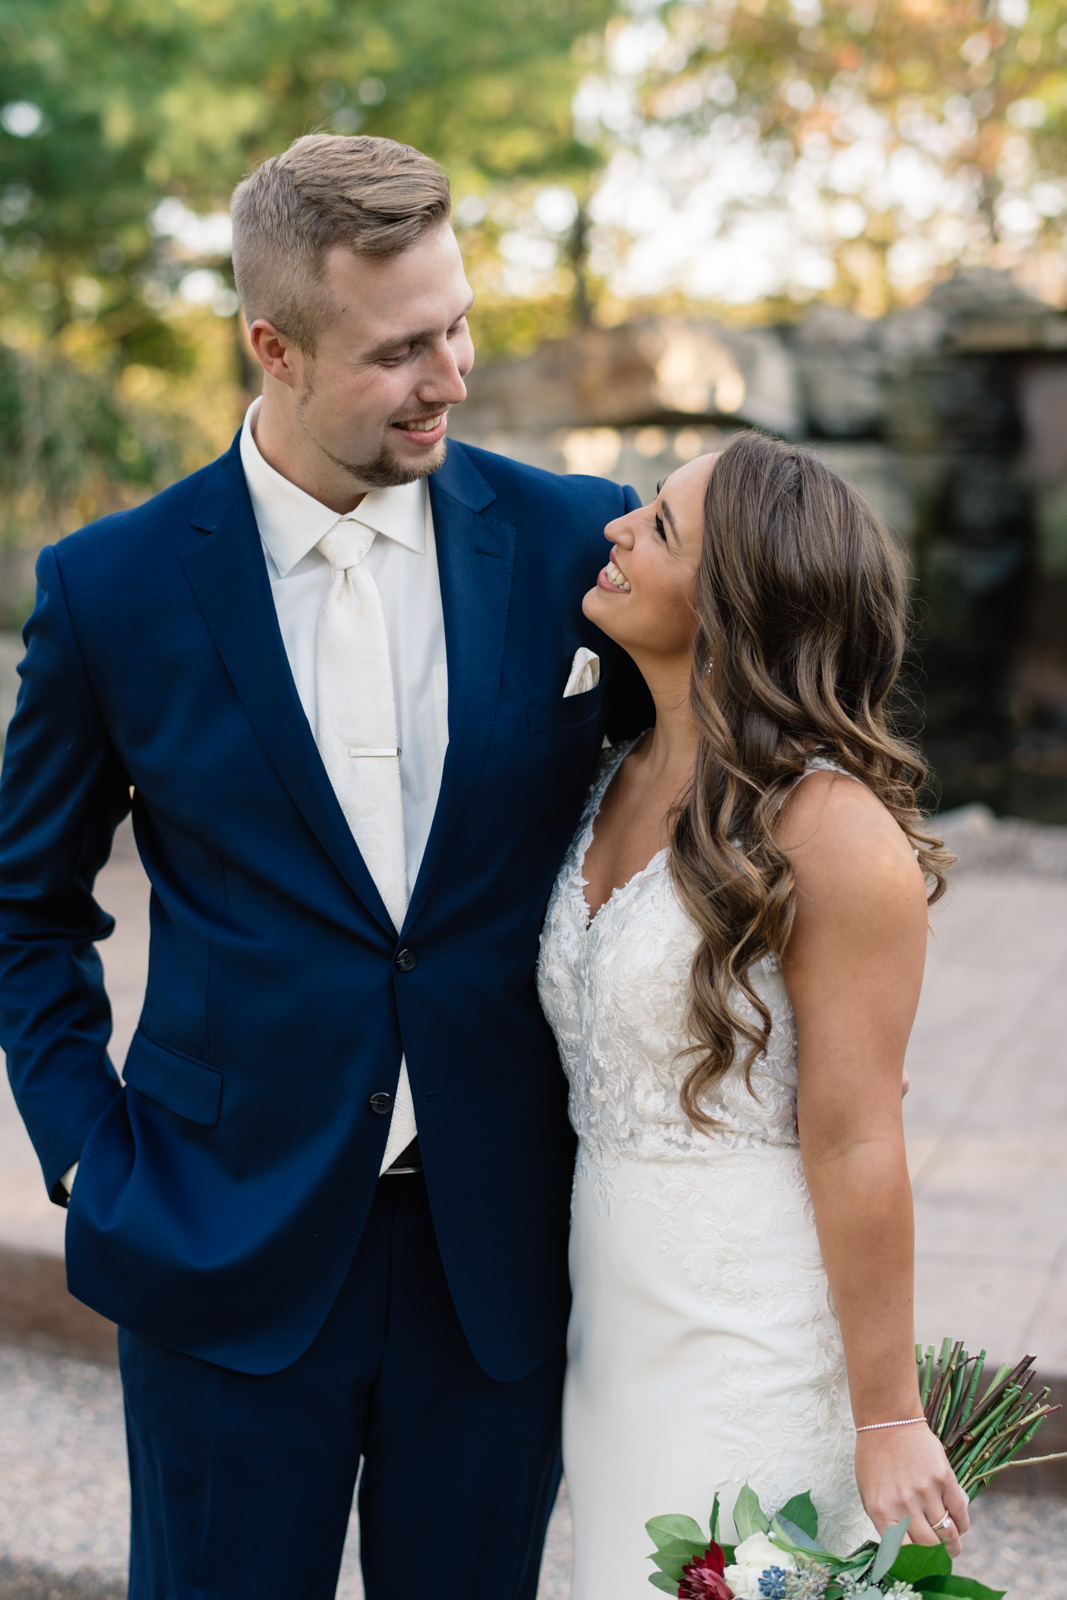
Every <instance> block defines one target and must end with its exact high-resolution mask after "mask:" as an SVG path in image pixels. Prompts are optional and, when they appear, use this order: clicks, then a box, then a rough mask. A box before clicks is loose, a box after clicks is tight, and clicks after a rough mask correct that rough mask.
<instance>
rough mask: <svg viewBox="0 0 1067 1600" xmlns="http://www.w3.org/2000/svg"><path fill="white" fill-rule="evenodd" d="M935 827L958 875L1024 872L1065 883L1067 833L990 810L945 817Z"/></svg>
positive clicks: (962, 810)
mask: <svg viewBox="0 0 1067 1600" xmlns="http://www.w3.org/2000/svg"><path fill="white" fill-rule="evenodd" d="M931 827H932V828H933V830H934V831H935V832H936V833H939V834H940V835H941V836H942V838H943V839H944V841H945V843H946V844H947V845H948V847H949V849H950V850H952V851H953V852H954V853H955V854H956V855H957V856H958V857H959V860H958V862H957V864H956V866H955V868H954V869H953V870H954V872H955V873H960V872H1025V873H1032V874H1033V875H1034V876H1036V877H1040V878H1067V828H1063V827H1054V826H1053V825H1052V824H1050V823H1044V822H1027V821H1025V820H1023V819H1022V818H1019V817H996V816H994V814H993V812H992V811H990V809H989V807H988V806H983V805H971V806H961V807H960V808H959V810H958V811H942V812H941V814H940V816H937V817H935V818H934V819H933V822H932V823H931Z"/></svg>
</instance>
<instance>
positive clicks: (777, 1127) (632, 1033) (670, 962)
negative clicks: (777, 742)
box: [538, 744, 841, 1166]
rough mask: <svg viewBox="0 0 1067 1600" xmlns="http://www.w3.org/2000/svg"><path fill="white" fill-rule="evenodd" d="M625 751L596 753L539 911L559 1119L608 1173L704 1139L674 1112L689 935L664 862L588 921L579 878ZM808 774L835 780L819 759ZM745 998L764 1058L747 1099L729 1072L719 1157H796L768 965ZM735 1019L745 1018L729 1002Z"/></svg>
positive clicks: (771, 964) (785, 1040) (697, 1152)
mask: <svg viewBox="0 0 1067 1600" xmlns="http://www.w3.org/2000/svg"><path fill="white" fill-rule="evenodd" d="M632 748H633V744H629V745H625V746H621V747H618V748H617V749H614V750H611V751H609V752H606V753H605V756H604V759H603V762H602V765H601V768H600V771H599V773H598V775H597V778H596V780H595V782H594V784H593V787H592V789H591V790H590V793H589V799H588V801H587V803H586V807H585V811H584V813H583V815H582V820H581V824H580V826H579V829H578V832H577V834H576V836H575V839H574V842H573V844H572V846H571V849H570V852H569V854H568V856H567V858H566V860H565V862H564V864H563V867H562V869H561V871H560V874H559V877H558V879H557V880H556V886H555V889H554V890H553V893H552V898H551V900H550V902H549V907H548V915H547V918H546V921H545V927H544V932H543V933H542V936H541V956H540V961H539V963H538V991H539V993H540V997H541V1004H542V1006H543V1007H544V1011H545V1015H546V1016H547V1017H548V1020H549V1022H550V1023H551V1025H552V1028H553V1030H554V1032H555V1035H556V1039H557V1041H558V1044H559V1050H560V1056H561V1058H562V1061H563V1066H564V1070H565V1071H566V1073H567V1077H568V1079H569V1082H570V1116H571V1122H572V1123H573V1126H574V1129H575V1131H576V1132H577V1134H578V1135H579V1138H580V1139H581V1141H582V1145H583V1147H584V1153H585V1154H586V1155H591V1156H593V1157H594V1158H595V1159H596V1160H597V1161H598V1163H599V1164H600V1165H601V1166H604V1165H610V1164H611V1163H612V1162H613V1161H615V1160H622V1159H627V1160H633V1159H646V1160H653V1161H669V1160H678V1161H684V1160H686V1159H691V1158H695V1159H698V1160H703V1159H707V1157H708V1155H709V1153H710V1151H709V1138H708V1135H707V1134H705V1133H702V1132H698V1131H697V1130H696V1129H694V1127H693V1126H692V1124H691V1123H690V1121H689V1119H688V1117H687V1116H686V1115H685V1113H684V1111H683V1110H682V1107H681V1104H680V1102H679V1090H680V1088H681V1084H682V1081H683V1079H684V1077H685V1074H686V1072H687V1070H688V1066H687V1058H685V1057H684V1056H683V1057H681V1059H679V1056H680V1052H681V1051H683V1050H684V1049H685V1046H686V1044H687V1042H688V1040H687V1037H686V1031H685V1022H686V1014H687V1010H688V1005H689V973H690V968H691V967H692V963H693V956H694V954H695V953H696V949H697V944H698V937H699V936H698V934H697V930H696V927H695V926H694V924H693V922H692V921H691V920H690V918H689V916H688V914H687V912H686V911H685V909H684V908H683V906H682V904H681V902H680V901H679V899H678V896H677V894H676V893H675V889H674V886H673V883H672V881H671V877H670V872H669V870H668V864H667V852H666V850H661V851H660V852H659V854H658V855H656V856H654V857H653V859H652V860H651V861H650V862H649V864H648V866H647V867H646V868H645V869H644V871H642V872H639V873H637V874H636V876H635V877H633V878H631V879H630V881H629V882H628V883H627V884H625V885H624V886H623V887H622V888H620V889H616V890H614V892H613V893H612V895H611V897H610V899H608V900H607V901H605V903H604V905H603V906H602V907H601V909H600V911H599V912H598V913H597V915H596V917H595V918H594V919H593V921H592V922H591V923H590V922H589V908H588V905H587V904H586V900H585V895H584V893H583V889H584V887H585V879H584V878H583V876H582V868H583V865H584V861H585V854H586V851H587V850H588V848H589V844H590V841H591V840H592V837H593V825H594V823H595V821H596V816H597V812H598V811H599V809H600V803H601V800H602V799H603V797H604V794H605V791H606V790H607V787H608V785H609V783H610V782H611V780H612V778H613V777H614V775H615V773H616V771H617V769H618V767H619V766H620V764H621V763H622V761H623V759H624V758H625V756H626V755H627V754H628V753H629V751H630V750H631V749H632ZM808 766H809V770H810V769H813V768H819V767H823V768H829V769H831V770H837V771H839V770H841V769H839V768H836V767H834V765H833V763H832V762H829V761H826V760H824V759H823V758H822V757H813V758H812V759H811V761H810V762H809V763H808ZM752 986H753V988H754V989H755V990H756V992H757V993H758V994H759V995H760V998H761V999H762V1000H763V1002H764V1004H765V1005H766V1006H767V1009H768V1011H769V1012H770V1015H771V1036H770V1044H769V1047H768V1049H767V1050H766V1051H765V1052H764V1053H763V1054H762V1055H761V1056H760V1057H759V1058H758V1059H757V1060H756V1061H755V1062H754V1064H753V1067H752V1073H751V1086H752V1090H754V1091H755V1093H754V1094H753V1093H752V1092H750V1090H749V1088H748V1086H747V1085H746V1083H745V1078H744V1074H743V1073H742V1072H741V1071H740V1069H739V1068H735V1069H734V1070H732V1071H731V1072H728V1073H727V1074H726V1076H725V1077H724V1078H722V1079H721V1080H720V1082H719V1083H718V1085H717V1086H716V1090H715V1093H714V1095H713V1096H712V1097H710V1098H709V1099H707V1101H706V1102H705V1108H706V1110H707V1111H709V1112H710V1114H711V1115H712V1116H713V1117H714V1118H715V1119H716V1120H717V1121H718V1122H719V1123H720V1124H721V1129H720V1130H719V1131H718V1132H716V1133H715V1134H714V1135H712V1140H711V1144H712V1145H715V1144H717V1145H718V1146H719V1147H720V1148H721V1147H722V1146H723V1145H725V1146H726V1147H728V1148H734V1149H736V1148H744V1147H751V1146H754V1145H765V1146H766V1145H777V1146H796V1144H797V1130H796V1083H797V1049H796V1027H795V1024H794V1021H793V1008H792V1006H791V1004H790V1001H789V995H788V993H787V991H786V987H785V983H784V980H783V978H782V974H781V971H780V968H779V965H778V962H777V960H776V959H775V957H773V956H769V955H768V956H765V957H764V958H763V959H762V961H760V962H759V963H757V965H756V967H755V968H754V970H753V973H752ZM734 1004H735V1006H736V1008H737V1010H738V1011H739V1012H740V1013H741V1014H742V1015H743V1014H745V1013H750V1014H751V1011H752V1008H751V1006H750V1005H749V1003H748V1001H747V1000H745V999H744V997H743V996H741V995H738V996H737V997H736V998H735V1001H734Z"/></svg>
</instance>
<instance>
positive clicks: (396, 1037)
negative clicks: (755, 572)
mask: <svg viewBox="0 0 1067 1600" xmlns="http://www.w3.org/2000/svg"><path fill="white" fill-rule="evenodd" d="M430 494H431V502H432V507H433V515H434V523H435V528H436V536H437V551H438V562H439V566H440V574H441V592H442V601H443V606H444V617H445V635H446V647H447V655H448V674H449V693H448V703H449V718H448V720H449V745H448V753H447V758H446V761H445V767H444V776H443V780H442V785H441V794H440V800H439V802H438V806H437V811H436V815H435V817H434V822H433V828H432V831H431V834H430V838H429V841H428V844H427V848H426V854H425V858H424V861H423V865H422V869H421V871H420V873H419V876H418V880H417V882H416V883H415V885H414V886H413V891H412V895H411V904H410V907H409V910H408V915H407V919H406V922H405V924H404V927H403V929H402V930H401V932H400V935H399V937H398V936H397V933H396V931H395V929H394V928H393V927H392V925H391V923H390V920H389V917H388V915H387V913H386V910H385V907H384V906H383V904H382V901H381V899H380V897H379V895H378V893H377V890H376V889H375V887H374V884H373V881H372V879H371V877H370V875H369V873H368V871H367V868H366V866H365V865H364V862H363V860H362V857H361V856H360V853H359V850H358V848H357V847H356V844H355V842H354V840H353V838H352V836H351V834H350V832H349V830H348V827H347V825H346V823H345V819H344V817H343V815H342V813H341V810H340V808H339V806H338V804H337V801H336V799H335V797H334V794H333V791H332V789H331V787H330V784H329V781H328V779H327V777H326V774H325V771H324V768H323V766H322V763H321V761H320V759H319V755H318V751H317V749H316V746H315V740H314V737H313V734H312V731H311V728H310V727H309V725H308V722H307V719H306V717H305V715H304V713H303V711H302V709H301V706H300V702H299V699H298V697H297V693H296V688H295V685H294V683H293V679H292V676H291V673H290V671H289V666H288V663H287V660H286V656H285V650H284V646H283V644H282V639H281V635H280V632H279V629H278V624H277V620H276V616H275V610H274V605H273V600H272V597H271V592H270V586H269V582H268V577H267V571H266V567H265V564H264V559H263V552H262V547H261V544H260V540H259V534H258V530H257V527H256V523H255V519H254V516H253V513H252V507H251V503H250V501H249V497H248V492H247V489H246V486H245V481H244V475H243V473H242V470H241V466H240V458H239V455H238V451H237V445H236V442H235V444H234V446H233V448H232V449H231V450H230V451H229V452H228V453H227V454H226V455H225V456H223V457H222V458H221V459H220V460H218V461H216V462H214V463H213V464H212V465H211V466H208V467H206V468H204V469H203V471H201V472H198V473H196V474H194V475H193V476H192V477H190V478H187V479H186V480H184V481H183V482H181V483H179V484H177V485H175V486H174V487H173V488H171V489H168V490H167V491H166V492H165V493H163V494H161V495H158V496H157V497H156V498H155V499H153V500H151V501H149V502H148V503H147V504H146V505H144V506H141V507H139V508H138V509H136V510H133V511H129V512H124V513H122V514H120V515H118V516H114V517H109V518H107V519H105V520H104V521H102V522H99V523H96V524H94V525H93V526H91V527H88V528H84V529H82V530H81V531H80V532H79V533H76V534H73V535H71V536H70V537H69V538H67V539H64V540H62V541H61V542H60V543H59V544H58V545H57V546H55V547H53V548H49V549H46V550H45V551H44V552H43V553H42V555H41V558H40V561H39V564H38V581H39V593H38V600H37V605H36V609H35V610H34V613H33V616H32V617H31V618H30V621H29V623H28V624H27V628H26V643H27V655H26V658H25V661H24V663H23V666H22V669H21V671H22V687H21V691H20V695H19V701H18V709H17V711H16V714H15V718H14V721H13V722H12V724H11V728H10V731H9V734H8V744H7V750H6V754H5V759H4V769H3V780H2V785H0V1030H2V1038H0V1043H2V1044H3V1046H4V1048H5V1049H6V1050H7V1052H8V1068H9V1072H10V1076H11V1082H12V1086H13V1089H14V1092H15V1097H16V1100H17V1102H18V1105H19V1108H20V1110H21V1112H22V1115H23V1117H24V1118H25V1121H26V1124H27V1127H28V1129H29V1132H30V1135H31V1137H32V1139H33V1141H34V1144H35V1146H36V1148H37V1152H38V1155H39V1157H40V1160H41V1165H42V1167H43V1170H44V1175H45V1180H46V1182H47V1184H48V1187H49V1190H50V1192H51V1193H52V1195H53V1198H55V1199H57V1200H62V1198H63V1191H62V1189H61V1186H60V1184H59V1179H60V1175H61V1174H62V1173H63V1172H64V1171H65V1170H66V1169H67V1167H69V1166H70V1165H71V1164H72V1162H74V1161H76V1160H80V1163H81V1164H80V1167H79V1170H78V1178H77V1182H76V1183H75V1186H74V1191H73V1195H72V1197H71V1203H70V1209H69V1212H68V1222H67V1271H68V1281H69V1283H70V1287H71V1290H72V1291H73V1293H74V1294H75V1295H77V1296H78V1297H79V1299H81V1300H84V1301H85V1302H87V1303H88V1304H89V1305H91V1306H94V1307H95V1308H96V1309H97V1310H98V1311H100V1312H102V1313H103V1314H104V1315H105V1316H107V1317H110V1318H111V1319H112V1320H114V1321H116V1322H118V1323H121V1324H122V1325H124V1326H126V1327H129V1328H131V1329H134V1330H135V1331H137V1332H139V1333H141V1334H143V1335H145V1336H146V1337H148V1338H151V1339H154V1340H157V1341H159V1342H161V1343H163V1344H167V1345H170V1346H172V1347H174V1348H177V1349H180V1350H184V1351H188V1352H190V1353H192V1354H195V1355H198V1356H201V1357H204V1358H206V1359H208V1360H211V1361H214V1362H218V1363H220V1364H222V1365H225V1366H229V1367H233V1368H235V1369H237V1370H240V1371H245V1372H271V1371H276V1370H278V1369H280V1368H282V1367H284V1366H286V1365H288V1364H289V1363H290V1362H292V1361H294V1360H295V1359H296V1358H297V1357H298V1356H299V1355H300V1354H301V1353H302V1352H303V1351H304V1350H305V1349H306V1348H307V1347H308V1345H309V1344H310V1343H311V1341H312V1339H313V1338H314V1336H315V1333H316V1331H317V1330H318V1328H319V1327H320V1325H321V1324H322V1321H323V1319H324V1318H325V1316H326V1314H327V1312H328V1310H329V1308H330V1306H331V1304H332V1302H333V1300H334V1297H335V1295H336V1294H337V1291H338V1288H339V1286H340V1284H341V1282H342V1280H343V1278H344V1276H345V1273H346V1271H347V1270H348V1267H349V1264H350V1262H351V1260H352V1258H353V1256H354V1254H355V1251H356V1248H357V1246H358V1243H359V1239H360V1235H361V1232H362V1229H363V1226H364V1221H365V1218H366V1215H367V1212H368V1208H369V1206H370V1203H371V1199H372V1196H373V1192H374V1188H375V1184H376V1181H377V1175H378V1170H379V1166H380V1163H381V1158H382V1154H383V1150H384V1146H385V1139H386V1133H387V1128H388V1118H386V1117H383V1116H380V1115H375V1114H374V1112H373V1111H372V1110H371V1109H370V1107H369V1104H368V1102H369V1099H370V1096H371V1095H372V1094H374V1093H375V1092H376V1091H381V1090H384V1091H386V1092H387V1093H390V1094H392V1093H393V1092H394V1091H395V1089H396V1083H397V1075H398V1070H399V1064H400V1056H401V1051H402V1050H403V1051H404V1052H405V1053H406V1056H407V1062H408V1069H409V1072H410V1077H411V1085H412V1090H413V1094H414V1099H415V1108H416V1115H417V1119H418V1126H419V1133H420V1142H421V1146H422V1151H423V1161H424V1165H425V1172H426V1182H427V1185H428V1188H429V1195H430V1202H431V1207H432V1212H433V1217H434V1222H435V1226H436V1230H437V1234H438V1240H439V1244H440V1249H441V1254H442V1258H443V1261H444V1265H445V1270H446V1273H447V1277H448V1282H449V1286H450V1288H451V1291H452V1295H453V1298H454V1300H455V1304H456V1307H457V1310H458V1312H459V1315H460V1318H461V1321H462V1323H463V1327H464V1330H465V1332H466V1334H467V1337H468V1339H469V1341H470V1344H471V1347H472V1349H473V1351H474V1353H475V1355H476V1356H477V1358H478V1360H479V1361H480V1362H481V1364H482V1365H483V1366H484V1368H485V1369H486V1370H487V1371H488V1372H489V1373H490V1374H492V1375H493V1376H494V1377H497V1378H500V1379H513V1378H517V1377H519V1376H520V1375H522V1374H523V1373H525V1372H527V1371H530V1370H531V1369H532V1368H533V1367H534V1366H536V1365H537V1364H538V1363H539V1362H541V1361H543V1360H544V1359H546V1358H547V1357H548V1356H549V1355H550V1354H552V1353H553V1352H554V1351H555V1350H556V1349H558V1347H559V1343H560V1341H561V1339H562V1337H563V1333H564V1327H565V1320H566V1313H567V1303H568V1290H567V1269H566V1232H567V1216H568V1196H569V1188H570V1180H571V1166H572V1154H573V1147H572V1139H571V1135H570V1132H569V1129H568V1125H567V1119H566V1094H565V1085H564V1080H563V1076H562V1073H561V1070H560V1067H559V1062H558V1058H557V1054H556V1049H555V1044H554V1041H553V1038H552V1035H551V1033H550V1031H549V1029H548V1027H547V1026H546V1024H545V1022H544V1019H543V1017H542V1015H541V1012H540V1009H539V1007H538V1003H537V996H536V992H535V986H534V966H535V961H536V956H537V944H538V935H539V931H540V927H541V921H542V917H543V914H544V910H545V905H546V902H547V899H548V894H549V891H550V889H551V885H552V882H553V878H554V876H555V873H556V871H557V869H558V867H559V864H560V860H561V858H562V856H563V854H564V851H565V850H566V847H567V844H568V842H569V840H570V838H571V835H572V832H573V830H574V827H575V824H576V821H577V818H578V815H579V811H580V808H581V804H582V800H583V797H584V795H585V793H586V789H587V786H588V784H589V782H590V779H591V777H592V775H593V771H594V768H595V766H596V762H597V757H598V753H599V751H600V748H601V743H602V740H603V738H604V734H605V731H606V730H607V729H608V728H609V726H610V728H611V731H612V733H614V734H615V735H616V736H623V735H625V734H626V733H629V732H634V731H637V728H638V727H640V726H642V725H644V724H646V723H647V722H648V721H649V720H650V716H649V710H648V703H647V701H646V700H645V699H644V698H643V695H642V693H641V691H640V688H639V686H638V681H637V680H636V678H635V676H634V674H633V670H632V668H631V666H630V664H629V663H628V662H627V661H626V659H625V658H624V657H623V656H622V654H621V652H619V651H617V650H616V649H615V647H613V646H612V645H611V643H610V642H609V641H608V640H606V639H605V638H604V636H603V635H601V634H600V633H599V632H598V631H597V630H596V629H595V628H593V627H592V625H591V624H590V623H588V622H587V621H586V620H585V618H584V617H583V615H582V612H581V604H580V602H581V597H582V594H583V593H584V591H585V590H586V589H587V588H588V586H589V585H590V584H591V583H592V582H593V581H594V578H595V574H596V572H597V569H598V568H599V567H600V566H601V565H602V564H603V561H604V558H605V546H604V541H603V537H602V533H603V527H604V524H605V523H606V522H607V521H609V520H611V519H612V518H614V517H617V516H619V515H621V514H622V512H623V511H624V509H625V508H626V507H628V506H630V505H632V504H633V503H634V499H633V494H632V491H623V490H622V489H620V488H618V487H617V486H615V485H613V484H610V483H607V482H604V481H602V480H599V479H594V478H577V477H568V478H557V477H554V476H552V475H551V474H548V473H544V472H538V471H535V470H533V469H531V468H527V467H522V466H519V465H516V464H515V463H514V462H511V461H508V460H506V459H504V458H503V457H500V456H495V455H491V454H488V453H486V452H485V451H481V450H474V449H470V448H468V447H465V446H462V445H457V444H452V445H451V446H450V448H449V453H448V458H447V460H446V462H445V464H444V466H443V467H442V468H441V470H440V471H439V472H438V473H436V474H435V475H434V477H433V478H432V479H431V480H430ZM580 645H589V646H591V647H592V648H593V649H595V650H596V651H597V652H598V653H599V654H600V656H601V661H602V676H601V682H600V685H599V687H597V688H596V689H594V690H592V691H591V692H590V693H588V694H583V695H580V696H573V697H570V698H568V699H563V698H562V694H563V688H564V684H565V682H566V678H567V674H568V670H569V667H570V663H571V660H572V658H573V655H574V652H575V650H577V649H578V647H579V646H580ZM131 805H132V810H133V823H134V828H135V832H136V838H137V844H138V848H139V850H140V853H141V858H142V860H143V862H144V865H145V868H146V870H147V873H148V876H149V878H150V880H151V885H152V897H151V929H152V932H151V952H150V962H149V976H148V985H147V991H146V995H145V1002H144V1009H143V1011H142V1014H141V1019H140V1024H139V1026H138V1029H137V1032H136V1034H135V1036H134V1039H133V1043H132V1044H131V1046H130V1050H129V1053H128V1055H127V1058H126V1063H125V1068H124V1079H125V1083H124V1084H123V1083H122V1082H120V1080H119V1078H118V1076H117V1074H116V1072H115V1070H114V1067H113V1066H112V1064H111V1061H110V1060H109V1057H108V1053H107V1043H108V1039H109V1036H110V1027H111V1018H110V1010H109V1006H108V1001H107V997H106V994H105V991H104V985H103V981H102V971H101V963H100V959H99V956H98V954H97V952H96V950H95V947H94V942H95V941H96V940H99V939H102V938H106V936H107V935H108V934H109V933H110V931H111V928H112V926H113V923H112V919H111V918H109V917H108V915H107V913H106V911H104V910H103V909H102V908H101V907H100V906H99V905H98V904H97V903H96V901H95V899H94V897H93V886H94V880H95V877H96V874H97V872H98V871H99V869H100V867H101V866H102V864H103V863H104V861H105V860H106V859H107V855H108V852H109V849H110V845H111V840H112V835H113V833H114V830H115V827H116V825H117V824H118V823H119V822H120V821H121V820H122V818H123V817H124V816H125V815H126V813H127V812H128V811H129V810H130V809H131ZM401 949H407V950H409V951H411V952H413V953H414V955H415V957H416V961H417V964H416V965H415V966H414V968H413V969H412V970H410V971H404V970H401V968H400V967H398V965H397V962H396V956H397V954H398V952H399V951H400V950H401Z"/></svg>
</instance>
